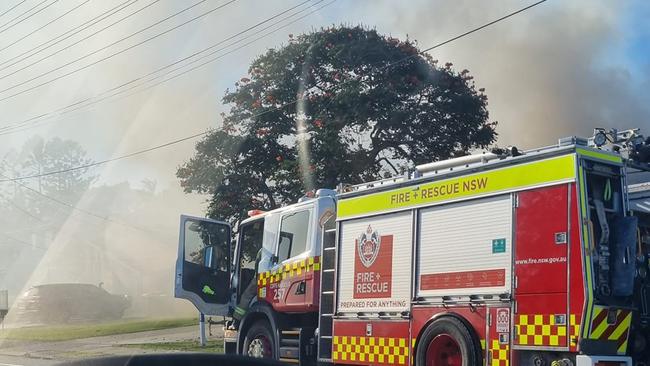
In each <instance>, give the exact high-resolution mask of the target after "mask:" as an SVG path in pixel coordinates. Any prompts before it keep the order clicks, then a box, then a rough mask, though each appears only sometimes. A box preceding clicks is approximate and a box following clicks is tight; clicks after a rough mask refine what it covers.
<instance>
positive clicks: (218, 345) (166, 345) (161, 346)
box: [120, 340, 223, 353]
mask: <svg viewBox="0 0 650 366" xmlns="http://www.w3.org/2000/svg"><path fill="white" fill-rule="evenodd" d="M120 347H130V348H138V349H143V350H148V351H156V352H158V351H160V352H163V351H166V352H169V351H182V352H210V353H223V341H222V340H209V341H208V342H207V344H206V346H205V347H201V346H200V345H199V341H197V340H187V341H178V342H160V343H138V344H120Z"/></svg>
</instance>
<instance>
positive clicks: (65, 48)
mask: <svg viewBox="0 0 650 366" xmlns="http://www.w3.org/2000/svg"><path fill="white" fill-rule="evenodd" d="M157 1H159V0H157ZM157 1H154V2H153V3H150V4H149V6H150V5H153V4H155V3H156V2H157ZM206 1H207V0H201V1H199V2H198V3H196V4H194V5H191V6H189V7H187V8H185V9H183V10H181V11H179V12H177V13H175V14H172V15H170V16H168V17H166V18H165V19H162V20H159V21H158V22H156V23H154V24H151V25H149V26H148V27H145V28H142V29H140V30H139V31H137V32H135V33H131V34H130V35H128V36H126V37H123V38H121V39H119V40H117V41H115V42H113V43H111V44H109V45H107V46H104V47H102V48H100V49H97V50H95V51H93V52H91V53H89V54H86V55H84V56H82V57H80V58H77V59H76V60H73V61H70V62H68V63H66V64H64V65H62V66H59V67H57V68H54V69H52V70H49V71H47V72H45V73H43V74H41V75H38V76H36V77H34V78H32V79H29V80H26V81H24V82H22V83H20V84H19V86H20V85H22V84H25V83H27V82H30V81H32V80H35V79H38V78H40V77H42V76H44V75H47V74H49V73H52V72H54V71H57V70H60V69H62V68H64V67H66V66H68V65H71V64H73V63H75V62H77V61H80V60H83V59H85V58H87V57H90V56H92V55H94V54H97V53H98V52H101V51H103V50H105V49H107V48H109V47H111V46H114V45H116V44H118V43H120V42H123V41H125V40H127V39H129V38H131V37H133V36H135V35H137V34H139V33H141V32H144V31H146V30H148V29H150V28H152V27H155V26H156V25H158V24H160V23H162V22H165V21H167V20H169V19H171V18H173V17H175V16H178V15H179V14H182V13H184V12H186V11H188V10H190V9H192V8H194V7H196V6H198V5H200V4H202V3H204V2H206ZM146 7H148V6H146ZM146 7H145V8H146ZM143 9H144V8H143ZM140 10H142V9H140ZM132 15H134V13H131V14H129V15H128V16H126V17H124V18H122V19H120V20H119V21H117V22H115V23H112V24H110V25H108V26H107V27H104V28H102V29H100V30H98V31H96V32H95V33H92V34H90V35H88V36H86V37H84V38H81V39H80V40H77V41H76V42H74V43H71V44H69V45H67V46H65V47H64V48H61V49H59V50H58V51H56V52H54V53H51V54H49V55H47V56H45V57H42V58H40V59H38V60H36V61H34V62H32V63H31V64H28V65H27V66H23V67H22V68H19V69H16V70H14V71H13V72H10V73H8V74H5V75H3V76H1V77H0V80H2V79H4V78H6V77H8V76H11V75H14V74H16V73H17V72H20V71H22V70H25V69H27V68H29V67H31V66H34V65H36V64H38V63H40V62H41V61H43V60H47V59H48V58H50V57H52V56H54V55H56V54H58V53H60V52H63V51H65V50H67V49H69V48H71V47H73V46H75V45H77V44H79V43H81V42H83V41H84V40H86V39H88V38H90V37H93V36H95V35H97V34H98V33H100V32H102V31H104V30H106V29H107V28H110V27H112V26H114V25H115V24H117V23H119V22H121V21H123V20H124V19H126V18H128V17H130V16H132ZM11 89H13V87H12V88H11ZM0 92H1V91H0Z"/></svg>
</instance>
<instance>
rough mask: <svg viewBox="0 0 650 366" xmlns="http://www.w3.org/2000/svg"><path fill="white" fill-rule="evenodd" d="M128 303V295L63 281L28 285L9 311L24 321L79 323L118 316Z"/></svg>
mask: <svg viewBox="0 0 650 366" xmlns="http://www.w3.org/2000/svg"><path fill="white" fill-rule="evenodd" d="M130 305H131V299H130V298H129V297H128V296H127V295H117V294H111V293H109V292H108V291H106V290H104V289H103V288H101V287H98V286H96V285H91V284H80V283H62V284H49V285H40V286H34V287H32V288H30V289H29V290H27V291H26V292H25V293H24V294H23V295H22V296H21V297H20V298H19V299H18V300H17V301H16V303H15V304H14V307H13V309H12V313H13V314H14V315H15V319H16V321H17V322H18V323H23V324H56V323H73V322H75V323H80V322H90V321H98V320H99V321H106V320H116V319H120V318H121V317H122V315H123V314H124V311H125V310H126V309H127V308H128V307H129V306H130Z"/></svg>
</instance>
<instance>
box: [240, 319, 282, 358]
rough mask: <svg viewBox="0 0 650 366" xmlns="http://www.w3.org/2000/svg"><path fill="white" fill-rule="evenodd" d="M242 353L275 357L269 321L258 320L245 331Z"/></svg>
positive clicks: (273, 340)
mask: <svg viewBox="0 0 650 366" xmlns="http://www.w3.org/2000/svg"><path fill="white" fill-rule="evenodd" d="M242 355H244V356H250V357H256V358H269V359H276V355H275V338H274V337H273V331H272V330H271V326H270V325H269V322H267V321H266V320H258V321H256V322H255V323H253V325H251V327H250V328H248V331H247V332H246V338H244V348H243V349H242Z"/></svg>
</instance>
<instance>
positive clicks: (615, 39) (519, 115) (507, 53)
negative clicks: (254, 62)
mask: <svg viewBox="0 0 650 366" xmlns="http://www.w3.org/2000/svg"><path fill="white" fill-rule="evenodd" d="M529 3H532V2H521V1H501V2H496V3H495V2H481V1H454V2H448V1H445V2H441V1H435V2H432V1H417V2H415V3H410V4H409V5H410V6H409V7H408V9H405V8H407V7H400V8H393V9H390V12H386V11H382V12H381V13H380V14H377V15H376V19H377V20H378V21H377V23H372V22H373V20H375V18H374V17H373V18H371V19H367V20H365V21H366V22H370V23H369V24H377V25H376V28H377V29H378V30H379V31H380V32H395V31H397V33H393V35H395V36H401V37H405V36H407V35H408V36H409V37H410V38H412V39H416V40H417V41H418V42H419V45H420V46H421V47H422V48H426V47H428V46H430V45H433V44H436V43H438V42H441V41H443V40H446V39H448V38H451V37H452V36H455V35H458V34H461V33H463V32H465V31H466V30H469V29H471V28H473V27H476V26H479V25H481V24H484V23H487V22H488V21H491V20H493V19H496V18H499V17H500V16H503V15H505V14H507V13H509V12H511V11H514V10H516V9H519V8H521V7H523V6H525V5H528V4H529ZM374 10H378V9H374ZM380 11H381V10H380ZM373 13H375V14H376V12H375V11H373ZM644 14H645V15H644ZM648 14H650V6H648V4H647V3H644V2H641V1H635V2H624V3H621V2H608V1H587V0H585V1H572V2H565V1H548V2H546V3H543V4H541V5H538V6H536V7H534V8H532V9H530V10H528V11H526V12H524V13H521V14H518V15H516V16H515V17H513V18H510V19H508V20H506V21H503V22H501V23H498V24H496V25H494V26H492V27H490V28H487V29H484V30H482V31H480V32H478V33H475V34H473V35H470V36H468V37H465V38H462V39H459V40H457V41H455V42H452V43H450V44H448V45H445V46H443V47H441V48H439V49H436V50H433V51H432V52H431V54H432V56H433V57H434V58H436V59H439V60H440V61H441V62H452V63H453V64H454V67H456V68H457V69H459V70H462V69H465V68H467V69H469V70H470V71H471V73H472V75H473V76H474V77H475V82H476V84H477V87H484V88H486V93H487V95H488V97H489V106H488V109H489V111H490V115H491V118H492V119H493V120H497V121H499V126H498V128H497V131H498V133H499V140H498V143H499V144H500V145H506V144H515V145H517V146H519V147H523V148H532V147H539V146H543V145H549V144H553V143H556V142H557V139H558V138H559V137H563V136H570V135H583V136H584V135H590V134H591V133H592V130H593V128H594V127H601V126H602V127H614V128H632V127H641V128H642V129H645V132H646V134H648V133H650V118H649V117H650V103H648V97H647V89H648V86H650V59H649V58H648V55H647V50H648V42H649V41H648V40H650V37H649V36H648V35H649V31H648V27H647V24H644V22H643V21H642V20H641V19H647V15H648ZM636 23H638V24H636ZM644 43H645V44H644Z"/></svg>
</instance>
